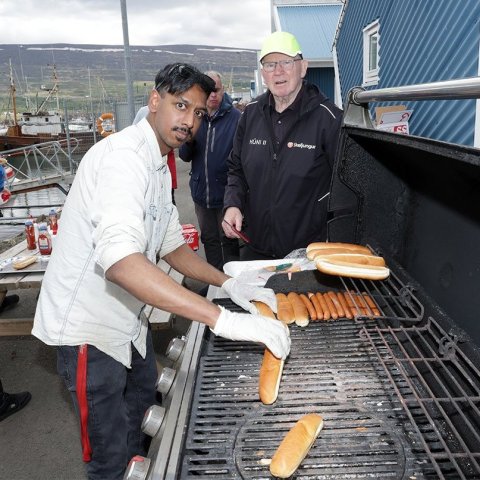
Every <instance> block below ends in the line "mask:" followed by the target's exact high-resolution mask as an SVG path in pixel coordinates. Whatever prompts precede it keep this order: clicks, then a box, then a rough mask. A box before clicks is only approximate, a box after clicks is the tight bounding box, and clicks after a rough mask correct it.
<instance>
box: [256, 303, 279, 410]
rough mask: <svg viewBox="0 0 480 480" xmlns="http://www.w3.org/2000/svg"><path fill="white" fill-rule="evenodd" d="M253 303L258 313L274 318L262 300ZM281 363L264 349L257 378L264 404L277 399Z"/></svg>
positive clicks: (269, 403)
mask: <svg viewBox="0 0 480 480" xmlns="http://www.w3.org/2000/svg"><path fill="white" fill-rule="evenodd" d="M285 298H286V297H285ZM253 303H254V304H255V306H256V307H257V309H258V313H259V314H260V315H263V316H265V317H270V318H275V315H274V313H273V312H272V310H271V308H270V307H269V306H268V305H266V304H265V303H262V302H253ZM283 363H284V361H283V360H281V359H279V358H277V357H275V355H273V353H272V352H271V351H270V350H268V348H266V349H265V352H264V354H263V361H262V366H261V367H260V374H259V378H258V393H259V396H260V400H261V401H262V403H264V404H265V405H271V404H272V403H273V402H275V400H276V399H277V396H278V389H279V387H280V379H281V378H282V372H283Z"/></svg>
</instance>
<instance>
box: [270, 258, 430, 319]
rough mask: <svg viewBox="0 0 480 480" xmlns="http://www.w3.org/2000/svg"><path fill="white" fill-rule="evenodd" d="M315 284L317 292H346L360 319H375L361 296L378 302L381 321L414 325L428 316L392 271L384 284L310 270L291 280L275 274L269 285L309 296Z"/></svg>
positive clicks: (296, 273)
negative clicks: (308, 293) (363, 295)
mask: <svg viewBox="0 0 480 480" xmlns="http://www.w3.org/2000/svg"><path fill="white" fill-rule="evenodd" d="M389 263H391V262H389ZM313 285H314V286H315V290H314V291H315V292H317V291H319V292H326V291H329V290H332V291H343V292H345V294H346V295H347V296H348V297H349V299H350V302H351V304H352V305H355V307H356V308H355V310H356V314H355V318H356V320H360V321H363V320H364V319H366V318H372V317H374V316H375V315H374V312H373V310H372V308H370V306H369V305H368V303H366V302H364V301H363V300H360V299H361V298H362V297H361V294H366V295H368V296H369V297H370V298H371V299H372V300H373V301H374V303H375V305H376V307H377V309H378V311H379V313H380V315H376V316H375V318H377V319H378V320H389V321H392V320H394V321H395V322H402V323H403V324H413V323H417V322H419V321H421V320H422V319H423V316H424V308H423V305H422V303H421V302H420V301H419V300H418V298H417V297H416V296H415V292H414V288H413V287H412V286H411V285H409V284H405V283H403V282H402V281H401V280H400V278H399V277H398V276H397V275H395V273H394V272H393V271H392V270H390V276H389V277H388V278H387V279H386V280H382V281H378V280H376V281H372V280H362V279H356V278H348V277H336V276H332V275H325V274H322V273H321V272H319V271H317V270H306V271H302V272H295V273H292V274H291V279H290V277H288V275H287V274H278V275H274V276H272V277H270V279H269V280H268V282H267V284H266V285H265V286H266V287H269V288H272V289H273V290H274V291H275V292H284V293H288V292H297V293H307V292H309V291H312V288H313V287H312V286H313ZM355 298H358V300H355Z"/></svg>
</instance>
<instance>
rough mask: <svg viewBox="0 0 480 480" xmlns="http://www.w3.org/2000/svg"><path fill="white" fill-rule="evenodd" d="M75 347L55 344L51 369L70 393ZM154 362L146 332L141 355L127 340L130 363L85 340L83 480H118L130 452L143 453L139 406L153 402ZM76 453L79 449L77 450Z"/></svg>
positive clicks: (73, 387) (145, 439) (146, 440)
mask: <svg viewBox="0 0 480 480" xmlns="http://www.w3.org/2000/svg"><path fill="white" fill-rule="evenodd" d="M78 349H79V347H78V346H75V347H69V346H62V347H57V369H58V373H59V374H60V376H61V377H62V378H63V380H64V382H65V384H66V386H67V388H68V390H69V391H70V393H71V394H72V398H73V403H74V405H75V411H76V413H77V416H78V415H79V408H78V402H77V395H76V375H77V358H78ZM156 380H157V366H156V363H155V355H154V352H153V344H152V336H151V333H150V331H149V332H148V335H147V354H146V357H145V360H144V359H143V358H142V357H141V356H140V354H139V353H138V352H137V350H136V349H135V347H134V346H133V345H132V368H131V369H128V368H126V367H125V366H124V365H122V364H121V363H120V362H118V361H117V360H114V359H113V358H112V357H110V355H107V354H105V353H103V352H102V351H100V350H98V349H97V348H95V347H94V346H92V345H88V363H87V403H88V437H89V439H90V445H91V448H92V459H91V461H90V462H88V463H86V468H87V474H88V478H89V480H117V479H118V480H121V479H122V478H123V475H124V473H125V469H126V467H127V465H128V462H129V461H130V460H131V458H132V457H133V456H134V455H146V454H147V452H148V445H149V443H150V438H149V437H147V435H145V434H144V433H143V432H142V431H141V424H142V420H143V416H144V414H145V411H146V410H147V409H148V408H149V407H150V406H151V405H154V404H156V403H157V402H156V391H155V383H156ZM79 454H80V452H79Z"/></svg>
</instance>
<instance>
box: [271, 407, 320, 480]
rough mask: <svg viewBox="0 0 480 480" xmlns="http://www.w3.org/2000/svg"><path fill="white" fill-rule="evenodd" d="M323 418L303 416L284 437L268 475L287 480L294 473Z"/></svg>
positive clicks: (315, 435) (314, 437)
mask: <svg viewBox="0 0 480 480" xmlns="http://www.w3.org/2000/svg"><path fill="white" fill-rule="evenodd" d="M322 428H323V418H322V417H321V416H320V415H317V414H316V413H310V414H308V415H305V416H303V417H302V418H301V419H300V420H298V422H297V423H296V424H295V425H294V426H293V427H292V428H291V429H290V431H289V432H288V433H287V434H286V435H285V438H284V439H283V440H282V443H280V445H279V447H278V448H277V451H276V452H275V454H274V455H273V457H272V462H271V463H270V473H271V474H272V475H273V476H274V477H277V478H288V477H290V476H292V475H293V474H294V473H295V470H296V469H297V468H298V466H299V465H300V463H302V460H303V459H304V458H305V457H306V455H307V453H308V452H309V450H310V448H311V447H312V445H313V443H314V442H315V439H316V438H317V436H318V434H319V433H320V430H321V429H322Z"/></svg>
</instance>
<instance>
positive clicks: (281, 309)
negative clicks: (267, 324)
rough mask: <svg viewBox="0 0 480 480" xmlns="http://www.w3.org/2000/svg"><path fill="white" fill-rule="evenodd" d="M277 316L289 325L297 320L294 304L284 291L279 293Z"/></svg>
mask: <svg viewBox="0 0 480 480" xmlns="http://www.w3.org/2000/svg"><path fill="white" fill-rule="evenodd" d="M275 296H276V297H277V318H278V319H279V320H280V321H282V322H283V323H285V324H286V325H289V324H290V323H293V322H294V321H295V312H294V311H293V306H292V304H291V303H290V301H289V300H288V298H287V296H286V295H285V294H284V293H277V294H276V295H275Z"/></svg>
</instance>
